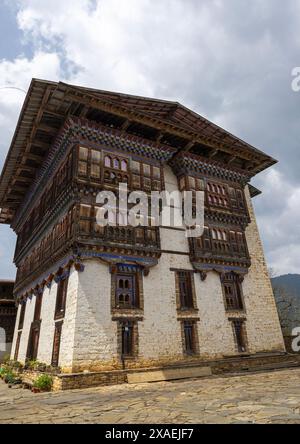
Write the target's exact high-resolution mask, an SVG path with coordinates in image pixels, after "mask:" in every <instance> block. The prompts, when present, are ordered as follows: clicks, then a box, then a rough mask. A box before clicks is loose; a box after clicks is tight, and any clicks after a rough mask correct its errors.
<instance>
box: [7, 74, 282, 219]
mask: <svg viewBox="0 0 300 444" xmlns="http://www.w3.org/2000/svg"><path fill="white" fill-rule="evenodd" d="M69 116H76V117H85V118H87V119H89V120H92V121H96V122H98V123H102V124H104V125H108V126H110V127H114V128H118V129H122V130H123V131H126V132H128V133H130V134H136V135H141V136H143V137H144V138H148V139H150V140H155V141H157V142H161V143H163V144H165V145H170V146H172V147H174V148H176V149H177V150H178V151H186V152H191V153H193V154H200V155H201V156H205V157H208V158H210V159H214V160H220V161H222V162H224V163H227V164H231V165H232V166H236V167H238V168H240V169H244V170H245V171H246V172H247V174H248V175H250V176H254V175H255V174H257V173H258V172H260V171H262V170H264V169H265V168H268V167H269V166H271V165H273V164H275V163H276V160H275V159H273V158H272V157H270V156H268V155H267V154H265V153H263V152H262V151H260V150H258V149H256V148H255V147H253V146H251V145H249V144H248V143H246V142H244V141H242V140H241V139H239V138H238V137H236V136H234V135H232V134H230V133H229V132H227V131H225V130H224V129H222V128H220V127H219V126H217V125H215V124H214V123H212V122H210V121H209V120H207V119H205V118H204V117H201V116H200V115H198V114H196V113H195V112H193V111H191V110H190V109H188V108H186V107H184V106H183V105H181V104H180V103H177V102H171V101H165V100H158V99H151V98H146V97H138V96H133V95H129V94H120V93H114V92H108V91H101V90H96V89H91V88H85V87H80V86H74V85H68V84H66V83H62V82H58V83H56V82H50V81H45V80H38V79H33V80H32V82H31V85H30V88H29V90H28V93H27V96H26V99H25V102H24V105H23V107H22V110H21V114H20V117H19V120H18V123H17V127H16V130H15V134H14V136H13V140H12V143H11V146H10V149H9V152H8V155H7V158H6V162H5V165H4V168H3V171H2V174H1V177H0V223H10V222H11V221H12V218H13V216H14V213H15V211H16V209H17V208H18V207H19V206H20V205H21V204H22V201H23V199H24V196H25V195H26V193H27V191H28V189H29V187H30V185H31V183H32V181H33V179H34V177H35V175H36V173H37V171H38V170H39V168H40V166H41V164H42V163H43V160H44V159H45V157H46V155H47V153H48V152H49V149H50V147H51V145H52V144H53V142H54V140H55V137H56V135H57V134H58V132H59V130H60V128H61V127H62V125H63V124H64V122H65V120H66V118H68V117H69Z"/></svg>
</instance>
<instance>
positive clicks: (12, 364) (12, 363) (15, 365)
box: [6, 361, 23, 370]
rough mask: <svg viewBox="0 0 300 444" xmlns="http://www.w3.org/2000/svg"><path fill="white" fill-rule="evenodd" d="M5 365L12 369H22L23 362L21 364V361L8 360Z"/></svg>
mask: <svg viewBox="0 0 300 444" xmlns="http://www.w3.org/2000/svg"><path fill="white" fill-rule="evenodd" d="M6 366H7V367H8V368H10V369H14V370H22V369H23V364H21V362H19V361H8V362H7V364H6Z"/></svg>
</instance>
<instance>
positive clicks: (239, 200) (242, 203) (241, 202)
mask: <svg viewBox="0 0 300 444" xmlns="http://www.w3.org/2000/svg"><path fill="white" fill-rule="evenodd" d="M236 200H237V206H238V208H240V209H242V210H243V209H245V201H244V193H243V191H242V190H236Z"/></svg>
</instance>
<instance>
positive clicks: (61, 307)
mask: <svg viewBox="0 0 300 444" xmlns="http://www.w3.org/2000/svg"><path fill="white" fill-rule="evenodd" d="M68 284H69V276H67V277H66V278H64V279H61V280H60V281H59V282H58V283H57V293H56V304H55V315H54V319H55V320H58V319H63V318H64V317H65V313H66V302H67V294H68V286H69V285H68Z"/></svg>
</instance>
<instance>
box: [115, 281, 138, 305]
mask: <svg viewBox="0 0 300 444" xmlns="http://www.w3.org/2000/svg"><path fill="white" fill-rule="evenodd" d="M138 305H139V304H138V288H137V276H136V274H117V275H116V307H117V308H120V309H122V308H124V309H129V308H138Z"/></svg>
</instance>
